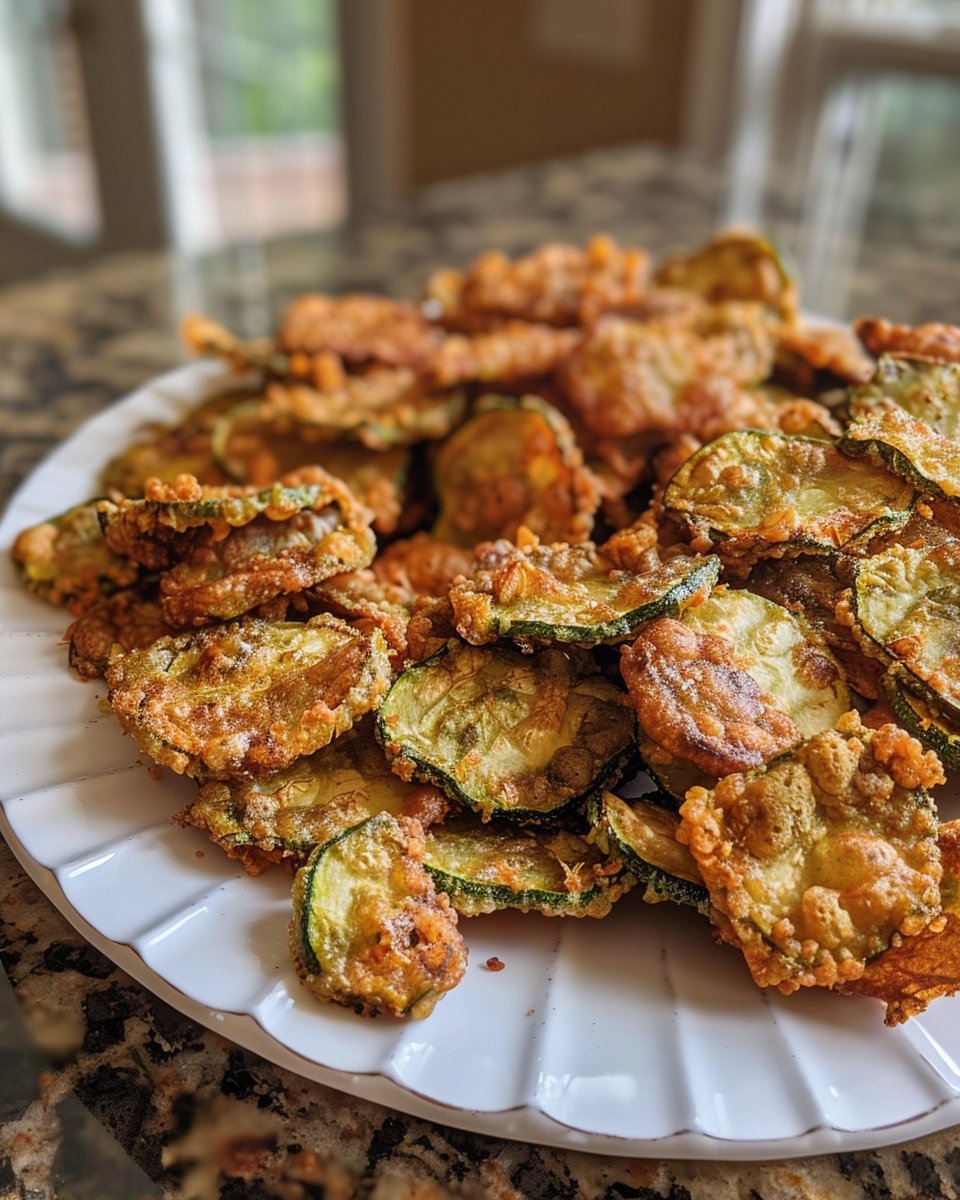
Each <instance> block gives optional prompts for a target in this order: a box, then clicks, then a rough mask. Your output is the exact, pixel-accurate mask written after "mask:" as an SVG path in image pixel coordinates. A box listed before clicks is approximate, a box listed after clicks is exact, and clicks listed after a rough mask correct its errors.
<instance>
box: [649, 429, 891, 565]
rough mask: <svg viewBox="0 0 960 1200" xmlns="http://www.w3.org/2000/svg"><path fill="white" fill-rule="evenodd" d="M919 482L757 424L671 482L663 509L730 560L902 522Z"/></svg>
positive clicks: (703, 454) (848, 537) (821, 546)
mask: <svg viewBox="0 0 960 1200" xmlns="http://www.w3.org/2000/svg"><path fill="white" fill-rule="evenodd" d="M913 499H914V491H913V487H912V486H911V485H910V484H909V483H907V482H906V481H905V480H903V479H900V478H899V477H898V476H897V475H895V474H893V473H892V472H890V471H887V470H886V469H885V468H884V467H882V466H877V465H874V464H873V463H869V462H866V461H864V460H862V459H860V460H857V459H850V458H848V457H847V456H846V455H844V454H841V453H840V451H839V450H838V449H837V447H836V446H834V445H832V444H830V443H829V442H825V441H823V440H821V439H818V438H808V437H800V436H790V435H787V434H782V433H769V432H763V431H760V430H750V429H748V430H743V431H740V432H735V433H725V434H723V435H722V436H721V437H719V438H717V439H716V440H715V441H712V442H709V443H708V444H707V445H706V446H704V447H702V448H701V449H700V450H698V451H697V452H696V453H695V454H693V455H692V456H691V457H690V458H688V459H687V461H686V462H685V463H684V464H683V465H682V466H681V467H680V469H679V470H678V471H677V473H676V474H675V475H674V476H673V478H672V479H671V480H670V482H669V483H668V484H667V488H666V491H665V492H664V496H663V507H664V510H665V512H666V513H667V514H668V515H669V516H671V517H672V518H673V519H674V520H675V521H676V522H677V523H678V524H680V525H681V526H684V527H685V528H686V529H687V530H688V531H689V532H690V533H691V534H693V535H694V538H695V541H694V545H695V546H696V548H697V549H701V548H702V547H703V546H706V545H714V546H715V547H716V548H717V550H718V552H719V553H720V554H721V555H722V556H723V557H724V558H725V559H734V560H737V559H740V560H742V561H743V562H744V563H747V564H748V563H750V562H752V561H754V560H756V559H758V558H765V557H779V556H781V555H784V554H798V553H802V552H807V551H812V552H816V553H825V552H831V551H833V550H837V549H839V548H840V547H842V546H844V545H846V544H847V543H850V542H852V541H853V539H854V538H858V537H860V536H861V535H863V534H865V533H866V532H867V531H871V532H872V531H875V530H876V529H878V528H880V527H882V526H885V525H890V524H891V523H893V524H895V523H897V522H899V523H901V524H902V523H903V522H905V521H906V520H907V519H908V517H909V515H910V507H911V505H912V503H913Z"/></svg>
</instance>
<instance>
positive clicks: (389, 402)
mask: <svg viewBox="0 0 960 1200" xmlns="http://www.w3.org/2000/svg"><path fill="white" fill-rule="evenodd" d="M466 409H467V398H466V395H465V393H464V392H463V391H461V390H459V389H454V390H452V391H443V392H432V391H427V390H425V388H424V385H423V384H422V383H421V381H420V377H419V376H418V375H417V374H416V373H415V372H413V371H411V370H410V369H409V368H407V367H379V366H376V367H370V368H368V369H367V370H365V371H364V372H363V373H362V374H360V375H347V376H345V377H344V378H343V380H342V381H341V383H340V384H339V385H338V386H336V387H331V388H328V389H326V390H324V391H321V390H318V389H316V388H311V387H308V386H306V385H305V384H297V383H291V384H284V383H272V384H269V385H268V387H267V410H268V412H269V413H271V414H272V415H274V416H276V417H277V418H278V419H279V418H289V419H290V420H292V421H294V422H296V423H297V424H298V425H299V426H301V427H305V428H311V429H313V430H314V431H315V432H316V433H317V434H319V435H325V436H327V437H331V436H334V435H336V436H342V437H347V438H352V439H354V440H355V441H358V442H361V443H362V444H363V445H364V446H366V447H367V448H368V449H370V450H389V449H390V448H391V447H392V446H411V445H413V444H414V443H415V442H426V441H435V440H437V439H438V438H443V437H446V436H447V434H448V433H449V432H450V430H451V429H454V428H456V426H457V425H459V424H460V422H461V421H462V420H463V416H464V413H465V412H466Z"/></svg>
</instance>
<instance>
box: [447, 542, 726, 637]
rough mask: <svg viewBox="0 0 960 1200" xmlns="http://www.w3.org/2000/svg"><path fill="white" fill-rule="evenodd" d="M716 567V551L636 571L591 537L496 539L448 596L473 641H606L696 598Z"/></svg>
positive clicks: (715, 574)
mask: <svg viewBox="0 0 960 1200" xmlns="http://www.w3.org/2000/svg"><path fill="white" fill-rule="evenodd" d="M719 573H720V560H719V559H718V558H715V557H714V558H699V557H694V556H691V555H679V556H677V557H675V558H672V559H669V560H668V561H667V562H657V563H656V565H655V566H653V567H652V568H651V569H649V570H646V571H643V572H635V571H624V570H618V569H617V568H616V567H615V566H614V564H613V563H612V562H611V561H610V560H609V559H608V558H607V557H606V556H605V555H604V554H603V552H602V551H601V550H599V549H597V547H596V546H594V545H593V544H592V543H590V542H585V543H583V544H581V545H579V546H568V545H559V546H544V545H538V544H534V545H527V546H524V547H522V548H521V547H518V546H514V545H513V543H512V542H506V541H500V542H494V543H493V544H492V545H488V546H486V547H484V548H483V549H482V550H481V551H480V552H479V554H478V556H477V567H476V569H475V571H474V573H473V578H472V579H464V580H461V581H460V582H459V583H456V584H454V586H453V587H452V588H451V589H450V602H451V604H452V605H453V612H454V617H455V624H456V628H457V632H458V633H459V634H460V635H461V637H464V638H466V640H467V641H468V642H472V643H473V644H474V645H476V646H481V645H483V644H484V643H486V642H492V641H496V639H497V638H500V637H511V638H513V639H514V640H515V641H517V642H520V643H523V642H530V641H536V642H544V643H551V642H579V643H581V644H584V645H588V646H596V645H599V644H601V643H606V644H611V645H612V644H614V643H616V642H622V641H623V640H624V639H625V638H628V637H631V636H632V635H633V633H634V632H635V630H636V629H637V628H638V627H639V626H640V625H642V624H643V623H644V622H645V621H649V620H652V618H654V617H661V616H675V615H676V614H677V613H679V612H682V611H683V610H684V609H685V608H687V607H689V606H690V605H694V604H697V603H698V602H699V601H700V600H702V599H703V598H704V597H705V596H706V595H708V594H709V591H710V589H711V587H712V586H713V584H715V583H716V581H717V577H718V575H719Z"/></svg>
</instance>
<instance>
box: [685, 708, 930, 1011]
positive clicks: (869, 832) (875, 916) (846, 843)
mask: <svg viewBox="0 0 960 1200" xmlns="http://www.w3.org/2000/svg"><path fill="white" fill-rule="evenodd" d="M943 780H944V775H943V771H942V769H941V767H940V763H939V762H938V761H937V757H936V755H935V754H933V753H932V752H931V751H924V750H923V748H922V747H921V746H920V744H919V742H917V741H915V740H914V739H913V738H912V737H910V735H909V734H908V733H906V732H904V730H902V729H900V728H898V727H897V726H896V725H884V726H882V727H881V728H880V729H878V730H870V729H866V728H864V726H863V725H861V723H860V720H859V718H858V717H857V715H856V713H848V714H846V715H845V716H844V717H843V718H842V719H841V721H840V722H838V725H837V728H836V729H834V730H828V731H826V732H824V733H819V734H817V735H816V736H815V737H813V738H810V739H809V740H808V741H806V742H805V743H804V744H803V745H802V746H800V747H798V748H797V749H796V750H795V751H794V752H793V753H792V754H791V755H790V757H789V758H787V759H785V760H782V761H779V762H776V763H773V764H772V765H770V766H768V767H766V768H761V769H760V770H757V771H754V772H751V773H750V774H748V775H742V774H738V775H729V776H728V777H727V778H726V779H722V780H720V782H719V783H718V784H717V785H716V787H715V788H713V789H712V790H708V789H706V788H693V789H692V790H691V791H690V793H689V794H688V796H687V800H686V801H685V803H684V804H683V807H682V808H681V809H680V816H681V824H680V829H679V831H678V835H677V836H678V838H679V840H680V841H681V842H684V843H686V844H687V845H688V846H689V847H690V851H691V853H692V854H693V857H694V859H695V860H696V863H697V866H698V867H699V869H700V872H701V874H702V876H703V880H704V883H705V884H706V885H707V888H708V889H709V892H710V899H711V901H712V903H713V905H714V909H715V910H716V915H715V919H716V920H717V922H718V925H719V928H720V931H721V933H722V935H723V936H724V937H725V938H726V939H727V940H729V941H731V942H732V943H733V944H734V945H737V946H738V947H739V948H740V950H741V951H742V952H743V955H744V957H745V958H746V960H747V965H748V966H749V968H750V972H751V974H752V975H753V978H754V981H755V982H756V983H757V984H758V985H759V986H760V987H776V988H778V989H779V990H780V991H781V992H783V993H784V994H789V993H790V992H794V991H796V990H797V989H798V988H801V987H814V986H821V987H833V986H835V985H836V984H838V983H845V982H849V981H851V980H855V979H858V978H860V976H862V975H863V973H864V968H865V966H866V964H867V962H868V961H869V960H870V959H872V958H875V957H876V956H877V955H878V954H881V953H882V952H883V951H885V950H887V948H888V947H889V946H890V945H891V944H893V943H894V942H895V941H896V940H897V939H898V938H900V937H908V936H910V935H915V934H919V933H920V932H921V931H922V930H923V929H924V928H926V927H927V926H930V925H932V926H933V927H936V925H934V923H937V924H941V923H942V919H941V918H940V907H941V905H940V878H941V865H940V855H939V851H938V849H937V816H936V809H935V807H934V805H933V801H932V800H931V799H930V797H929V796H928V795H927V793H926V791H925V790H924V789H925V788H926V787H929V786H932V785H934V784H937V783H942V782H943Z"/></svg>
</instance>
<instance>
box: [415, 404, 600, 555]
mask: <svg viewBox="0 0 960 1200" xmlns="http://www.w3.org/2000/svg"><path fill="white" fill-rule="evenodd" d="M434 480H435V485H436V491H437V497H438V499H439V502H440V514H439V516H438V517H437V522H436V525H435V526H434V528H433V536H434V538H436V540H437V541H441V542H450V543H451V544H452V545H455V546H465V547H473V546H474V545H476V543H477V542H485V541H495V540H496V539H497V538H507V539H509V540H510V541H513V540H514V539H515V538H516V535H517V531H518V529H519V528H520V526H521V525H525V526H526V527H527V528H528V529H529V530H530V531H531V533H533V534H535V535H536V536H537V537H539V538H541V539H542V540H543V541H544V542H582V541H585V540H586V539H587V538H588V537H589V536H590V531H591V529H592V528H593V514H594V513H595V512H596V510H597V506H598V505H599V503H600V496H599V491H598V489H597V486H596V481H595V480H594V478H593V476H592V475H591V474H590V472H589V471H587V469H586V468H585V467H584V465H583V455H582V453H581V452H580V448H579V447H578V445H577V441H576V438H575V437H574V434H573V430H572V429H571V428H570V425H569V423H568V421H567V419H566V417H564V416H563V415H562V414H561V413H560V412H558V411H557V409H555V408H554V407H553V406H552V405H550V404H547V403H546V402H545V401H544V400H541V399H540V398H539V396H523V397H522V398H521V399H519V400H518V399H515V398H513V397H509V396H486V397H484V398H483V399H482V400H481V401H480V402H479V404H478V406H477V412H476V414H475V415H474V416H473V417H472V418H471V419H470V420H469V421H467V422H466V423H465V424H464V425H462V426H461V427H460V428H459V429H458V430H457V431H456V433H454V434H453V435H452V436H451V437H450V438H448V439H447V441H446V442H445V443H444V444H443V446H442V447H441V448H440V452H439V454H438V455H437V459H436V463H435V465H434Z"/></svg>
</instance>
